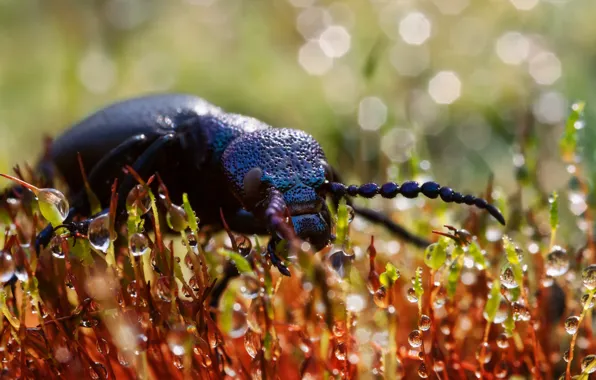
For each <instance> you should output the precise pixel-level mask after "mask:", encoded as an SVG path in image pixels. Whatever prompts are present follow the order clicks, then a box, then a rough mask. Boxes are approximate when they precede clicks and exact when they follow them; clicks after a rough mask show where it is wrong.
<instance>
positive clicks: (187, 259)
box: [184, 253, 195, 270]
mask: <svg viewBox="0 0 596 380" xmlns="http://www.w3.org/2000/svg"><path fill="white" fill-rule="evenodd" d="M190 255H191V254H190V253H187V254H186V256H184V265H186V267H187V268H188V269H190V270H194V269H195V264H194V263H193V262H192V257H191V256H190Z"/></svg>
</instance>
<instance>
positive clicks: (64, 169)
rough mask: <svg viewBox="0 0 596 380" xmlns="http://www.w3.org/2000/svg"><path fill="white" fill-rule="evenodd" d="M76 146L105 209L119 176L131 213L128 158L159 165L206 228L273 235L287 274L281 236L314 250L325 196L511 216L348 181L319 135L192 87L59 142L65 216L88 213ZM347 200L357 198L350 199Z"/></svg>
mask: <svg viewBox="0 0 596 380" xmlns="http://www.w3.org/2000/svg"><path fill="white" fill-rule="evenodd" d="M77 153H80V155H81V158H82V162H83V165H84V167H85V169H86V171H87V173H88V178H89V182H90V184H91V187H92V188H93V190H94V191H95V193H96V195H97V196H98V198H99V200H100V202H101V204H102V205H103V206H104V207H107V205H108V202H109V199H110V194H111V184H112V183H113V181H114V179H115V178H118V183H119V188H118V194H119V211H120V213H122V212H123V211H124V202H125V200H126V195H127V194H128V193H129V191H130V190H131V189H132V188H133V186H135V185H136V181H135V180H134V179H133V178H132V176H130V175H127V174H125V173H124V172H123V170H122V168H123V167H124V166H125V165H131V166H132V167H133V168H134V169H135V170H136V171H137V172H138V173H139V174H140V175H141V177H143V178H148V177H149V176H151V175H153V174H154V173H159V175H160V177H161V178H162V179H163V182H164V183H165V184H166V186H167V188H168V190H169V193H170V197H171V199H172V200H173V202H175V203H180V202H181V199H182V194H183V193H187V194H188V195H189V199H190V203H191V205H192V207H193V208H194V210H195V211H196V213H197V216H198V217H199V218H200V221H201V224H202V225H203V226H210V227H212V228H216V229H217V228H220V227H221V226H222V216H223V218H224V219H225V221H226V222H227V224H228V225H229V226H230V228H231V229H232V230H234V231H236V232H239V233H247V234H269V235H270V236H271V237H272V239H270V243H269V245H268V251H269V254H270V257H271V260H272V262H273V264H274V265H276V266H277V267H278V268H279V269H280V271H281V272H282V273H284V274H289V271H288V268H287V267H286V266H285V265H284V264H283V263H282V262H281V260H280V259H279V258H277V257H276V256H275V246H276V243H277V242H279V241H280V240H281V239H284V240H288V241H291V242H292V243H295V242H296V241H300V240H305V241H308V242H310V243H311V245H312V246H313V248H314V249H315V250H319V249H321V248H323V247H324V246H326V245H327V244H328V243H329V242H330V241H331V240H332V239H333V234H332V232H333V221H332V220H331V217H330V213H329V210H328V208H327V204H326V198H327V197H328V196H330V197H331V198H332V200H333V201H334V202H337V201H338V200H339V199H340V198H341V197H343V196H354V197H355V196H361V197H364V198H372V197H375V196H377V195H379V196H382V197H384V198H393V197H395V196H397V195H400V194H401V195H403V196H405V197H408V198H413V197H416V196H418V195H419V194H423V195H425V196H427V197H429V198H437V197H439V196H440V197H441V199H442V200H443V201H445V202H455V203H465V204H468V205H475V206H477V207H479V208H481V209H486V210H487V211H488V212H489V213H490V214H491V215H493V216H494V217H495V218H496V219H497V220H499V222H501V223H504V219H503V216H502V215H501V214H500V212H499V211H498V210H497V209H496V208H495V207H494V206H492V205H490V204H488V203H487V202H486V201H485V200H483V199H481V198H476V197H474V196H472V195H463V194H460V193H458V192H455V191H453V190H452V189H451V188H448V187H441V186H440V185H439V184H437V183H435V182H426V183H424V184H422V185H420V184H418V183H417V182H413V181H408V182H404V183H403V184H401V185H398V184H396V183H393V182H389V183H385V184H383V185H381V186H379V185H377V184H375V183H367V184H364V185H360V186H358V185H351V186H346V185H344V184H343V183H341V181H340V180H339V178H338V176H337V172H336V171H334V170H333V169H332V168H331V167H330V166H329V165H328V164H327V160H326V158H325V154H324V152H323V150H322V148H321V146H320V145H319V143H318V142H317V141H316V140H315V139H314V138H313V137H312V136H311V135H309V134H307V133H306V132H303V131H300V130H295V129H283V128H281V129H276V128H272V127H270V126H269V125H267V124H265V123H263V122H261V121H258V120H256V119H254V118H251V117H248V116H242V115H236V114H230V113H226V112H224V111H223V110H222V109H221V108H219V107H216V106H214V105H212V104H210V103H208V102H206V101H205V100H203V99H200V98H198V97H196V96H192V95H182V94H164V95H150V96H143V97H138V98H134V99H130V100H125V101H121V102H118V103H115V104H113V105H110V106H108V107H105V108H103V109H101V110H99V111H97V112H95V113H94V114H92V115H90V116H89V117H87V118H85V119H83V120H82V121H80V122H79V123H77V124H75V125H74V126H72V127H71V128H70V129H69V130H67V131H66V132H64V133H63V134H62V135H61V136H59V137H58V138H57V139H56V140H55V141H54V142H53V144H52V146H51V151H50V161H51V164H53V166H54V167H55V168H56V169H57V171H58V172H59V174H61V175H62V177H63V178H64V179H65V181H66V183H67V184H68V187H69V191H70V199H71V200H72V201H71V204H72V209H71V212H70V214H69V218H68V219H67V221H66V222H67V223H70V222H71V221H72V219H73V217H74V216H76V215H83V216H85V215H88V213H89V206H88V204H87V196H86V194H85V192H84V189H83V181H82V177H81V175H80V171H79V167H78V162H77ZM45 164H47V162H45ZM46 166H47V165H46ZM40 167H41V165H40ZM44 167H45V166H44ZM348 202H349V203H350V204H352V203H351V200H350V199H348ZM352 206H353V208H354V210H355V212H356V214H358V215H360V216H362V217H364V218H366V219H368V220H370V221H373V222H376V223H380V224H383V225H384V226H386V227H387V228H388V229H389V230H390V231H392V232H394V233H395V234H396V235H398V236H400V237H401V238H403V239H405V240H406V241H408V242H410V243H414V244H415V245H418V246H425V245H426V244H428V242H427V241H426V240H425V239H423V238H419V237H417V236H414V235H412V234H410V233H409V232H407V231H406V230H404V229H403V228H402V227H401V226H399V225H397V224H395V223H394V222H393V221H391V219H390V218H389V217H387V216H385V215H383V214H381V213H379V212H376V211H373V210H370V209H367V208H364V207H359V206H358V205H353V204H352ZM77 226H78V225H77ZM77 228H78V227H77ZM51 233H52V226H48V228H47V229H45V230H44V231H43V232H42V233H41V234H40V236H39V238H38V242H39V243H40V244H41V245H45V244H46V243H47V242H48V241H49V238H50V237H51Z"/></svg>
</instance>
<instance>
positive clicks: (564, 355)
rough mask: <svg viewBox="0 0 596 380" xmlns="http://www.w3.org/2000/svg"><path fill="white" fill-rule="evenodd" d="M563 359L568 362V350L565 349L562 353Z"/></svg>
mask: <svg viewBox="0 0 596 380" xmlns="http://www.w3.org/2000/svg"><path fill="white" fill-rule="evenodd" d="M563 360H564V361H565V363H569V350H567V351H565V353H564V354H563Z"/></svg>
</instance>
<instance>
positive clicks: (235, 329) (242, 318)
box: [228, 302, 248, 339]
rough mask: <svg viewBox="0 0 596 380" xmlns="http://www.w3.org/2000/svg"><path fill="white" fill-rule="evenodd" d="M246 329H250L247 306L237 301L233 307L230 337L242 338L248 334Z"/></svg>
mask: <svg viewBox="0 0 596 380" xmlns="http://www.w3.org/2000/svg"><path fill="white" fill-rule="evenodd" d="M246 330H248V322H247V319H246V308H245V307H244V305H243V304H241V303H240V302H236V303H235V304H234V305H233V307H232V326H231V328H230V331H229V332H228V335H229V336H230V338H234V339H235V338H240V337H242V336H244V334H246Z"/></svg>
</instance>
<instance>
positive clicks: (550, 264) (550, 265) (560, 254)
mask: <svg viewBox="0 0 596 380" xmlns="http://www.w3.org/2000/svg"><path fill="white" fill-rule="evenodd" d="M545 266H546V274H547V275H549V276H551V277H558V276H561V275H563V274H565V273H566V272H567V270H569V259H568V258H567V251H565V250H564V249H563V248H561V247H559V246H558V245H556V246H554V247H553V250H552V251H551V252H550V253H549V254H548V255H547V256H546V263H545Z"/></svg>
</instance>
